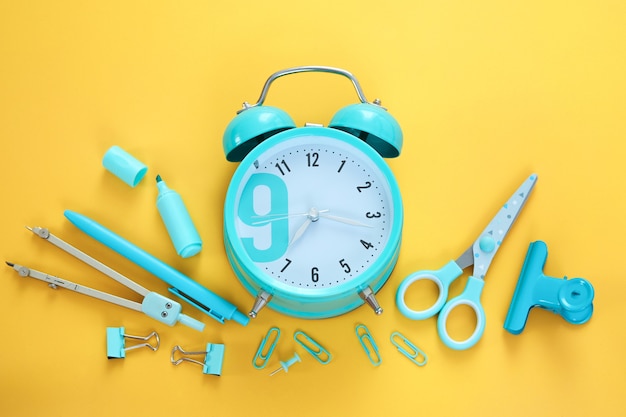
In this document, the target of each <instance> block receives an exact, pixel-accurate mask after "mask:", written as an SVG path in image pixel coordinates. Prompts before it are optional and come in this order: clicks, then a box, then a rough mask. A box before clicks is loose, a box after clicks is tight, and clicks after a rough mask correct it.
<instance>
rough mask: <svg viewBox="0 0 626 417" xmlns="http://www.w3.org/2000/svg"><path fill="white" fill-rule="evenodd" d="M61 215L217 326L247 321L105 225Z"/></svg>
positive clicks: (241, 315) (204, 290) (217, 298)
mask: <svg viewBox="0 0 626 417" xmlns="http://www.w3.org/2000/svg"><path fill="white" fill-rule="evenodd" d="M64 214H65V217H67V219H68V220H69V221H70V222H72V224H73V225H74V226H76V227H78V228H79V229H80V230H81V231H82V232H83V233H85V234H87V235H89V236H91V237H92V238H94V239H96V240H97V241H98V242H100V243H102V244H103V245H105V246H108V247H109V248H111V249H113V250H114V251H115V252H117V253H119V254H120V255H122V256H124V257H125V258H127V259H129V260H130V261H132V262H134V263H136V264H137V265H139V266H141V267H142V268H143V269H145V270H146V271H148V272H150V273H151V274H153V275H155V276H157V277H158V278H160V279H162V280H163V281H165V282H166V283H168V284H169V285H171V286H172V287H173V288H170V291H171V292H172V293H174V294H176V295H177V296H179V297H180V298H182V299H184V300H185V301H187V302H188V303H190V304H191V305H193V306H194V307H196V308H198V309H199V310H201V311H203V312H204V313H206V314H208V315H209V316H210V317H212V318H213V319H215V320H217V321H219V322H220V323H224V320H235V321H236V322H237V323H239V324H241V325H243V326H245V325H247V324H248V322H249V321H250V319H249V318H248V316H247V315H245V314H243V313H242V312H240V311H238V310H237V307H235V306H234V305H233V304H231V303H229V302H228V301H226V300H224V299H223V298H222V297H220V296H219V295H217V294H215V293H213V292H211V291H210V290H208V289H207V288H205V287H203V286H202V285H200V284H198V283H197V282H196V281H194V280H192V279H191V278H189V277H187V276H186V275H183V274H182V273H181V272H179V271H177V270H175V269H174V268H172V267H171V266H169V265H167V264H165V263H164V262H162V261H161V260H159V259H157V258H155V257H154V256H152V255H150V254H149V253H147V252H146V251H144V250H143V249H141V248H139V247H137V246H135V245H134V244H132V243H130V242H129V241H127V240H126V239H124V238H123V237H121V236H119V235H117V234H115V233H113V232H112V231H110V230H109V229H107V228H105V227H104V226H102V225H100V224H98V223H96V222H95V221H93V220H91V219H90V218H88V217H86V216H83V215H82V214H79V213H76V212H73V211H71V210H65V213H64Z"/></svg>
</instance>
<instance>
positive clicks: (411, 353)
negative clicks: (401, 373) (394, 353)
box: [391, 332, 428, 366]
mask: <svg viewBox="0 0 626 417" xmlns="http://www.w3.org/2000/svg"><path fill="white" fill-rule="evenodd" d="M394 337H395V338H399V339H400V342H398V341H396V340H395V339H394ZM391 343H393V344H394V345H395V346H396V347H397V348H398V351H400V353H402V354H403V355H404V356H406V357H407V358H409V360H410V361H411V362H413V363H414V364H416V365H417V366H424V365H426V362H428V357H427V356H426V354H425V353H424V351H422V350H421V349H420V348H418V347H417V346H415V345H414V344H413V343H411V341H410V340H409V339H407V338H406V337H404V335H403V334H402V333H400V332H393V333H391ZM405 346H406V347H408V348H409V350H407V349H406V348H405ZM420 357H422V358H424V359H423V360H419V358H420Z"/></svg>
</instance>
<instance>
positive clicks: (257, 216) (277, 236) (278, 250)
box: [238, 173, 289, 262]
mask: <svg viewBox="0 0 626 417" xmlns="http://www.w3.org/2000/svg"><path fill="white" fill-rule="evenodd" d="M264 194H265V195H264ZM266 196H268V197H269V198H265V197H266ZM268 202H269V204H268ZM257 210H259V211H261V212H257ZM288 210H289V202H288V199H287V186H286V185H285V183H284V181H283V180H282V179H280V178H279V177H277V176H276V175H273V174H267V173H258V174H252V175H251V176H250V179H249V180H248V182H247V183H246V186H245V187H244V189H243V191H242V193H241V198H240V200H239V207H238V216H239V219H240V220H241V221H242V222H243V223H244V224H246V225H248V226H252V227H256V228H269V230H270V232H269V235H270V244H269V246H267V247H266V248H261V249H260V248H258V247H257V245H258V244H259V242H257V245H255V238H253V237H242V238H241V242H242V244H243V246H244V248H245V249H246V252H248V255H249V256H250V258H251V259H252V260H253V261H254V262H271V261H275V260H276V259H278V258H280V257H281V256H282V255H283V254H284V253H285V252H286V251H287V247H288V246H289V219H288V212H287V211H288Z"/></svg>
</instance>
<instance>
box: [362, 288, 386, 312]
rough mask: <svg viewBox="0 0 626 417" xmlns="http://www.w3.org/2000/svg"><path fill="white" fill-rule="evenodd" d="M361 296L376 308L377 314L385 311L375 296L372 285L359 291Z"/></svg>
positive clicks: (373, 308)
mask: <svg viewBox="0 0 626 417" xmlns="http://www.w3.org/2000/svg"><path fill="white" fill-rule="evenodd" d="M359 296H360V297H361V298H362V299H363V300H364V301H365V302H366V303H367V305H369V306H370V307H372V310H374V313H376V315H379V314H382V313H383V308H382V307H381V306H380V304H378V301H377V300H376V297H375V296H374V291H372V289H371V288H370V287H366V288H365V289H364V290H363V291H361V292H359Z"/></svg>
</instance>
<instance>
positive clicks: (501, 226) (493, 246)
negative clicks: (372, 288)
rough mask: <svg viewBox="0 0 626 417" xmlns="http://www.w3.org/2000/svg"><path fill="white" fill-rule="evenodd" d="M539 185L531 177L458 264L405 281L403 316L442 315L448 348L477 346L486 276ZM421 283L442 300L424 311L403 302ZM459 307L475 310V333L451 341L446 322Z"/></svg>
mask: <svg viewBox="0 0 626 417" xmlns="http://www.w3.org/2000/svg"><path fill="white" fill-rule="evenodd" d="M536 181H537V175H535V174H533V175H531V176H530V177H528V178H527V179H526V180H525V181H524V182H523V183H522V185H521V186H520V187H519V188H518V189H517V191H515V193H514V194H513V195H512V196H511V198H510V199H509V200H508V201H507V202H506V204H505V205H504V206H502V208H501V209H500V211H498V214H497V215H496V216H495V217H494V218H493V220H491V222H490V223H489V225H487V227H486V228H485V230H484V231H483V232H482V233H481V234H480V236H479V237H478V239H476V241H475V242H474V243H473V244H472V246H470V247H469V248H468V249H467V250H466V251H465V252H463V254H462V255H461V256H460V257H459V258H458V259H457V260H456V261H450V262H448V263H447V264H446V265H445V266H444V267H443V268H441V269H439V270H437V271H418V272H414V273H413V274H411V275H409V276H408V277H406V278H405V279H404V280H403V281H402V283H401V284H400V286H399V287H398V292H397V294H396V304H397V305H398V309H399V310H400V312H401V313H402V314H404V315H405V316H406V317H408V318H410V319H413V320H423V319H427V318H429V317H432V316H434V315H435V314H437V313H439V317H438V319H437V329H438V332H439V337H440V338H441V340H442V341H443V343H445V345H446V346H448V347H450V348H452V349H457V350H464V349H468V348H470V347H472V346H474V345H475V344H476V342H478V340H479V339H480V338H481V337H482V335H483V332H484V330H485V310H484V309H483V306H482V304H481V303H480V294H481V293H482V290H483V286H484V285H485V274H486V273H487V270H488V269H489V265H491V261H492V260H493V257H494V256H495V254H496V252H497V251H498V249H499V248H500V245H501V244H502V241H503V240H504V237H505V236H506V234H507V233H508V231H509V229H510V228H511V226H512V225H513V222H515V219H516V218H517V216H518V215H519V213H520V211H521V210H522V208H523V207H524V204H525V203H526V201H527V200H528V196H529V194H530V192H531V191H532V189H533V187H534V186H535V182H536ZM472 265H473V266H474V270H473V273H472V275H471V276H469V278H468V280H467V284H466V286H465V289H464V290H463V292H462V293H461V294H460V295H458V296H456V297H454V298H452V299H451V300H449V301H448V302H447V303H446V299H447V298H448V290H449V288H450V284H451V283H452V282H453V281H454V280H455V279H457V278H458V277H460V276H461V275H462V274H463V270H464V269H465V268H468V267H470V266H472ZM419 280H431V281H433V282H434V283H435V284H437V286H438V287H439V297H438V298H437V301H435V304H433V305H432V307H430V308H428V309H426V310H422V311H415V310H412V309H411V308H409V307H408V306H407V304H406V302H405V300H404V298H405V295H406V291H407V289H408V288H409V287H410V286H411V284H413V283H414V282H416V281H419ZM460 305H467V306H469V307H471V308H472V309H473V310H474V313H475V314H476V328H475V329H474V333H472V335H471V336H469V337H468V338H467V339H466V340H461V341H458V340H455V339H453V338H451V337H450V335H449V334H448V330H447V328H446V322H447V320H448V315H449V314H450V312H451V311H452V310H453V309H454V308H455V307H458V306H460Z"/></svg>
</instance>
